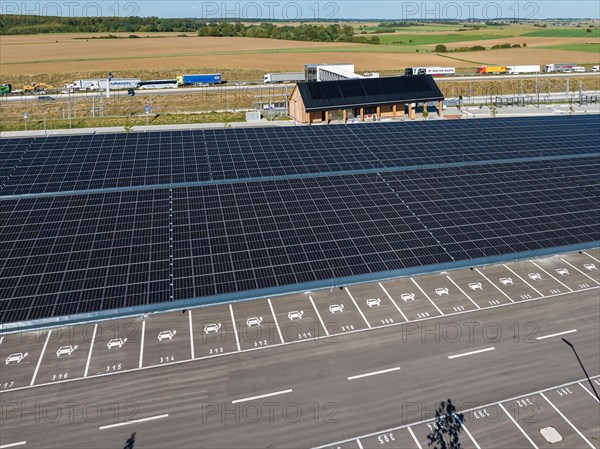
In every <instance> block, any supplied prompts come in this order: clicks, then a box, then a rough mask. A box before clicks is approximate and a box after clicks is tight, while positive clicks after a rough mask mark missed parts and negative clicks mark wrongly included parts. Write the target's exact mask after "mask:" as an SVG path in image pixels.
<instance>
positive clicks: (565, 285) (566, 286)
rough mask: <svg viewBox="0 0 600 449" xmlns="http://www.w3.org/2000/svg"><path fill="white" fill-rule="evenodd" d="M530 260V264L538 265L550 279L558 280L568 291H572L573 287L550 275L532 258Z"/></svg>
mask: <svg viewBox="0 0 600 449" xmlns="http://www.w3.org/2000/svg"><path fill="white" fill-rule="evenodd" d="M530 262H531V263H532V264H534V265H535V266H536V267H538V268H539V269H540V270H542V271H543V272H544V273H546V274H547V275H548V276H550V277H551V278H552V279H554V280H555V281H556V282H558V283H559V284H561V285H562V286H563V287H565V288H567V289H568V290H570V291H573V289H572V288H571V287H569V286H568V285H567V284H565V283H564V282H563V281H561V280H560V279H558V278H555V277H554V276H552V275H551V274H550V273H549V272H548V271H546V270H544V269H543V268H542V267H540V266H539V265H538V264H537V263H535V262H534V261H533V260H530Z"/></svg>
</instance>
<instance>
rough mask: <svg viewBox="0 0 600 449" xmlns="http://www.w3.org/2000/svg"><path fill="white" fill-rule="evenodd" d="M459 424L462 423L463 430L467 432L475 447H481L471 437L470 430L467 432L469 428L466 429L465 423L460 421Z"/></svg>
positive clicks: (478, 448) (479, 448)
mask: <svg viewBox="0 0 600 449" xmlns="http://www.w3.org/2000/svg"><path fill="white" fill-rule="evenodd" d="M461 424H462V428H463V429H465V432H467V435H468V436H469V438H471V441H472V442H473V444H474V445H475V447H476V448H477V449H481V446H479V444H477V441H475V438H473V435H471V432H469V429H467V426H466V425H465V423H461Z"/></svg>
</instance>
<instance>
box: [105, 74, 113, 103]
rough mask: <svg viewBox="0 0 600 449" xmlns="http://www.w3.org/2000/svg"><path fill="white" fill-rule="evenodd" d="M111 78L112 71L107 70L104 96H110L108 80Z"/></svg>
mask: <svg viewBox="0 0 600 449" xmlns="http://www.w3.org/2000/svg"><path fill="white" fill-rule="evenodd" d="M112 78H113V74H112V72H108V78H107V79H106V98H110V80H111V79H112Z"/></svg>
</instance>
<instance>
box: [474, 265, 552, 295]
mask: <svg viewBox="0 0 600 449" xmlns="http://www.w3.org/2000/svg"><path fill="white" fill-rule="evenodd" d="M512 265H513V264H506V265H489V266H485V267H479V268H476V271H477V272H478V273H480V274H481V275H482V276H484V277H485V278H486V279H488V280H489V281H490V282H492V283H493V284H494V285H496V286H497V287H498V288H499V289H500V290H502V291H503V292H504V293H506V294H507V295H508V296H509V297H510V298H511V299H512V300H513V301H515V302H517V301H524V300H527V299H534V298H541V297H542V296H544V295H542V294H541V293H540V292H539V291H538V290H536V289H535V288H533V287H532V286H531V285H530V284H529V283H528V282H527V280H526V279H527V275H525V279H523V278H521V276H520V275H519V274H518V273H517V272H516V271H513V269H512Z"/></svg>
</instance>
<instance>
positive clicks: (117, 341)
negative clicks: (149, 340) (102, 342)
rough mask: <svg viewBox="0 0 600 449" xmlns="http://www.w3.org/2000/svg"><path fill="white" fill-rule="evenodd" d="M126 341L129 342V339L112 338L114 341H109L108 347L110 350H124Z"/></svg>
mask: <svg viewBox="0 0 600 449" xmlns="http://www.w3.org/2000/svg"><path fill="white" fill-rule="evenodd" d="M126 341H127V337H125V338H112V339H110V340H108V343H107V344H106V347H107V348H108V349H112V348H122V347H123V345H124V344H125V342H126Z"/></svg>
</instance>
